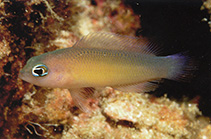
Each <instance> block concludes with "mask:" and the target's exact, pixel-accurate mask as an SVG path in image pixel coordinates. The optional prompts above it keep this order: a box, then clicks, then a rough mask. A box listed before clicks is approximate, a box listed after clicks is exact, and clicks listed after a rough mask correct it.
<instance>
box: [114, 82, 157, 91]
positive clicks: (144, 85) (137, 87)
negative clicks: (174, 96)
mask: <svg viewBox="0 0 211 139" xmlns="http://www.w3.org/2000/svg"><path fill="white" fill-rule="evenodd" d="M159 82H160V80H153V81H151V82H141V83H138V84H133V85H127V86H120V87H114V88H115V89H117V90H120V91H123V92H150V91H154V90H155V89H156V88H157V87H158V83H159Z"/></svg>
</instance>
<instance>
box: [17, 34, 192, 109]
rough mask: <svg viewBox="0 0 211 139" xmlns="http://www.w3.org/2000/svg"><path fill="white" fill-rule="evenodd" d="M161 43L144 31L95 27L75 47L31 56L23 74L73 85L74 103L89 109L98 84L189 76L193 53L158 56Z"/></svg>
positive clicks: (126, 87)
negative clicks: (108, 30)
mask: <svg viewBox="0 0 211 139" xmlns="http://www.w3.org/2000/svg"><path fill="white" fill-rule="evenodd" d="M158 52H159V50H158V48H157V47H156V46H155V45H153V44H152V43H150V42H148V41H147V39H146V38H144V37H131V36H126V35H119V34H114V33H104V32H94V33H90V34H88V35H86V36H84V37H82V38H81V39H80V40H79V41H78V42H76V43H75V44H74V45H73V46H72V47H68V48H64V49H58V50H55V51H51V52H47V53H44V54H41V55H39V56H34V57H32V58H30V59H29V60H28V61H27V63H26V65H25V66H24V67H23V69H22V70H20V72H19V78H21V79H22V80H24V81H26V82H29V83H32V84H34V85H36V86H41V87H49V88H65V89H69V91H70V93H71V97H72V99H73V102H74V104H75V105H76V106H77V107H78V108H80V109H81V110H82V111H84V112H90V111H91V108H90V105H89V104H88V103H87V99H88V98H91V97H92V92H93V90H94V89H96V90H100V89H102V88H105V87H112V88H114V89H117V90H120V91H123V92H131V91H133V92H149V91H154V90H155V89H156V88H157V87H158V83H159V82H160V81H161V80H162V79H163V78H166V79H170V80H181V79H184V78H185V77H186V76H187V75H188V73H189V71H190V69H191V68H192V66H190V65H191V64H190V63H191V62H190V61H191V60H190V58H189V57H188V56H185V55H183V54H181V53H180V54H173V55H168V56H157V55H158Z"/></svg>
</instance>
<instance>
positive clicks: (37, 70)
mask: <svg viewBox="0 0 211 139" xmlns="http://www.w3.org/2000/svg"><path fill="white" fill-rule="evenodd" d="M47 74H48V67H47V66H46V65H44V64H38V65H36V66H34V67H33V68H32V75H33V76H35V77H43V76H45V75H47Z"/></svg>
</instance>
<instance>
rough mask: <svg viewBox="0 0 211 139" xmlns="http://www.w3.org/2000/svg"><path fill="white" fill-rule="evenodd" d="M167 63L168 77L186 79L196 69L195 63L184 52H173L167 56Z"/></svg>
mask: <svg viewBox="0 0 211 139" xmlns="http://www.w3.org/2000/svg"><path fill="white" fill-rule="evenodd" d="M167 58H168V61H169V62H170V63H169V66H168V68H169V70H168V76H167V78H168V79H171V80H179V81H188V80H189V79H190V78H191V77H192V76H193V71H195V70H196V63H195V62H194V61H193V59H192V58H190V57H189V56H187V55H186V54H182V53H179V54H174V55H170V56H167Z"/></svg>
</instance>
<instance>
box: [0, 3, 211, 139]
mask: <svg viewBox="0 0 211 139" xmlns="http://www.w3.org/2000/svg"><path fill="white" fill-rule="evenodd" d="M0 9H1V11H0V15H1V18H0V21H1V22H0V29H1V31H0V45H1V46H0V47H1V48H3V49H2V50H3V51H2V50H0V60H1V63H0V76H1V83H2V84H1V85H0V88H1V94H0V95H1V101H0V103H1V106H3V107H1V108H0V138H62V139H69V138H78V139H80V138H88V139H93V138H105V139H110V138H115V139H118V138H121V139H122V138H128V139H137V138H143V139H144V138H146V139H150V138H151V139H153V138H169V139H171V138H172V139H173V138H178V139H179V138H199V139H200V138H209V137H210V132H211V128H210V124H209V119H206V117H203V116H202V114H201V112H200V111H199V109H198V108H197V104H195V103H191V102H183V103H178V102H176V101H172V100H169V99H168V98H166V96H165V97H161V98H156V97H154V96H151V95H149V94H145V93H137V92H136V91H137V90H136V91H135V92H134V91H133V92H127V93H125V92H122V91H120V90H121V89H119V90H113V89H112V88H104V89H103V90H102V91H100V94H99V93H94V96H93V97H94V99H93V98H88V99H87V101H88V103H89V104H90V106H91V113H84V112H82V111H81V110H79V109H78V108H77V107H75V103H74V102H73V99H72V97H71V94H70V93H69V91H68V90H67V89H61V88H54V89H49V88H45V87H38V86H34V85H32V84H29V83H26V82H24V81H22V80H21V79H20V78H18V72H19V71H20V69H22V68H23V65H25V63H26V61H27V60H28V59H29V58H30V57H32V56H35V55H40V54H43V53H46V52H49V51H54V50H56V49H63V48H68V47H72V46H73V45H74V44H75V43H76V42H77V41H79V38H81V37H83V36H86V35H87V34H89V33H90V32H99V31H100V32H113V33H116V34H122V35H128V36H134V34H135V32H136V31H137V30H138V29H139V28H140V20H139V16H138V15H135V14H134V13H133V11H132V9H131V8H129V7H128V6H125V5H124V4H123V2H122V1H121V0H116V1H113V0H94V1H93V0H92V1H89V0H61V1H47V0H32V1H27V2H26V1H4V2H3V1H1V3H0ZM46 77H47V76H46ZM154 83H156V84H157V81H156V82H154ZM89 89H90V91H91V93H93V91H94V90H93V88H89ZM114 89H117V88H115V86H114ZM139 91H140V90H139ZM95 92H96V91H95ZM122 110H124V111H122Z"/></svg>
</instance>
